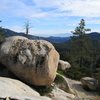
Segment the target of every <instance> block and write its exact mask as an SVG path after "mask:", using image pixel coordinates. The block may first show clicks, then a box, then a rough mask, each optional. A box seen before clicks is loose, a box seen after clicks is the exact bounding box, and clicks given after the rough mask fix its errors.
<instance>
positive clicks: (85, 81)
mask: <svg viewBox="0 0 100 100" xmlns="http://www.w3.org/2000/svg"><path fill="white" fill-rule="evenodd" d="M81 82H82V85H83V87H84V88H85V89H89V90H94V91H95V90H97V87H98V81H97V80H96V79H94V78H91V77H84V78H82V79H81Z"/></svg>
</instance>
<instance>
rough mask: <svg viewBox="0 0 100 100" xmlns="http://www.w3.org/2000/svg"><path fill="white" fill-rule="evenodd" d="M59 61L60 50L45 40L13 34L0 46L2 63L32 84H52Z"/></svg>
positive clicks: (0, 61)
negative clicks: (30, 38)
mask: <svg viewBox="0 0 100 100" xmlns="http://www.w3.org/2000/svg"><path fill="white" fill-rule="evenodd" d="M58 61H59V54H58V52H57V51H56V50H55V48H54V46H53V45H52V44H51V43H49V42H47V41H45V40H29V39H27V38H25V37H22V36H13V37H9V38H7V39H5V41H4V42H3V43H2V44H1V46H0V63H2V64H3V65H5V66H6V67H7V68H9V69H10V71H12V72H13V73H14V74H15V75H16V76H17V77H18V78H20V79H21V80H23V81H25V82H27V83H29V84H32V85H38V86H40V85H50V84H51V83H52V82H53V81H54V79H55V77H56V71H57V67H58Z"/></svg>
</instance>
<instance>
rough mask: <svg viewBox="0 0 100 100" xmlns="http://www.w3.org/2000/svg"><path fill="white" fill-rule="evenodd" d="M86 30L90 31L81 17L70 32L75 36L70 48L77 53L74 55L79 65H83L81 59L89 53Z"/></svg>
mask: <svg viewBox="0 0 100 100" xmlns="http://www.w3.org/2000/svg"><path fill="white" fill-rule="evenodd" d="M87 31H90V29H86V28H85V20H84V19H81V21H80V23H79V26H77V27H76V28H75V30H74V31H73V32H72V33H73V35H75V36H77V37H73V39H72V46H73V47H74V48H73V47H72V49H73V53H76V54H75V55H77V56H76V57H77V59H78V63H79V66H80V67H82V66H83V65H84V62H83V60H84V58H86V56H87V54H89V50H90V40H89V37H87V36H86V32H87ZM73 55H74V54H73Z"/></svg>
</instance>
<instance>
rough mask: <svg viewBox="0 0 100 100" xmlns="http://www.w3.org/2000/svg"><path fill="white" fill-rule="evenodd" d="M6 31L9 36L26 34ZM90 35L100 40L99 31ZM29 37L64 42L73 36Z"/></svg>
mask: <svg viewBox="0 0 100 100" xmlns="http://www.w3.org/2000/svg"><path fill="white" fill-rule="evenodd" d="M4 31H5V36H6V37H9V36H26V35H25V34H24V33H18V32H14V31H12V30H10V29H4ZM87 35H88V36H90V37H91V38H92V39H93V40H100V33H98V32H92V33H90V34H87ZM28 38H29V39H44V40H47V41H49V42H52V43H64V42H67V41H69V40H70V38H71V37H54V36H50V37H39V36H34V35H28Z"/></svg>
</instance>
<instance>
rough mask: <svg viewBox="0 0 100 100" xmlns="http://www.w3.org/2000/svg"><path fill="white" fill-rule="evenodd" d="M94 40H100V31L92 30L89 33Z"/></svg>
mask: <svg viewBox="0 0 100 100" xmlns="http://www.w3.org/2000/svg"><path fill="white" fill-rule="evenodd" d="M88 35H89V36H90V37H91V38H92V39H93V40H100V33H98V32H92V33H91V34H88Z"/></svg>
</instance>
